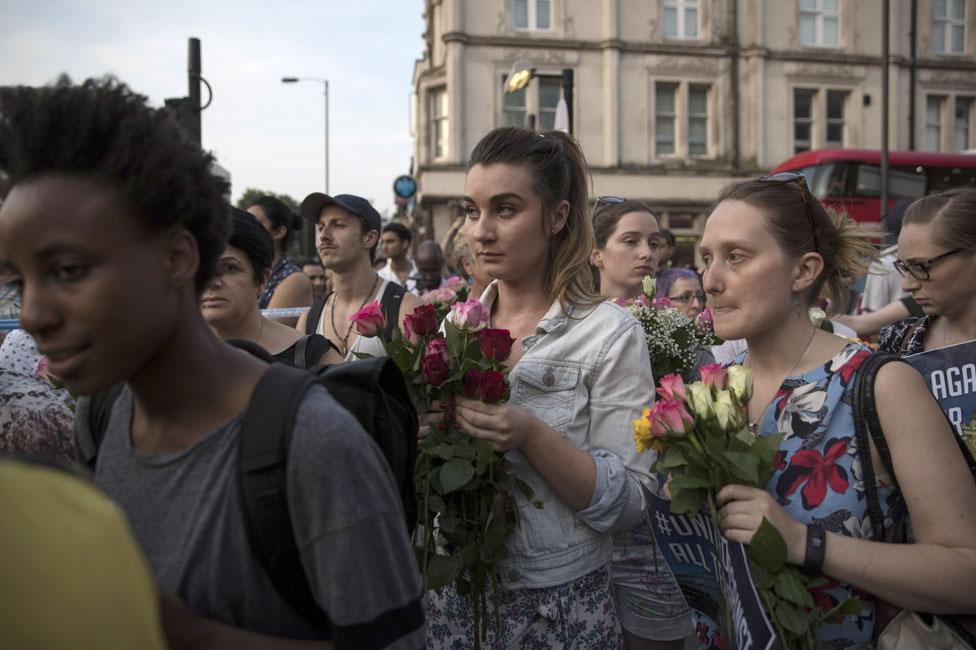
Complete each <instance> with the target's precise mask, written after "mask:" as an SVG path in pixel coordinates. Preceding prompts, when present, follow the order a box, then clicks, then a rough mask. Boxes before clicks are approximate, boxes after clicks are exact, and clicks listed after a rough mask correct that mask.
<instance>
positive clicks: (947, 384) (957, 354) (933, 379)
mask: <svg viewBox="0 0 976 650" xmlns="http://www.w3.org/2000/svg"><path fill="white" fill-rule="evenodd" d="M905 361H907V362H908V363H910V364H912V366H914V367H915V369H916V370H918V371H919V372H920V373H921V374H922V377H923V378H924V379H925V383H926V384H927V385H928V387H929V390H930V391H932V395H934V396H935V399H936V401H937V402H938V403H939V406H941V407H942V410H944V411H945V412H946V415H948V416H949V421H950V422H952V426H953V427H955V429H956V433H958V434H960V435H962V427H963V425H967V424H969V423H970V422H972V421H973V412H974V411H976V341H969V342H968V343H960V344H958V345H950V346H949V347H947V348H940V349H938V350H931V351H929V352H920V353H919V354H913V355H910V356H907V357H905Z"/></svg>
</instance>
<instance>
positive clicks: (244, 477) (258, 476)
mask: <svg viewBox="0 0 976 650" xmlns="http://www.w3.org/2000/svg"><path fill="white" fill-rule="evenodd" d="M315 381H316V380H315V377H313V376H312V375H310V374H308V373H307V372H305V371H304V370H299V369H297V368H291V367H289V366H287V365H285V364H280V363H275V364H272V365H271V366H270V367H269V368H268V370H267V371H265V373H264V374H263V375H262V376H261V379H260V380H259V381H258V384H257V386H256V387H255V389H254V393H253V394H252V395H251V399H250V401H249V402H248V405H247V410H246V411H245V413H244V422H243V424H242V426H241V434H240V441H239V456H238V463H237V469H238V475H237V478H238V490H239V492H240V501H241V511H242V515H243V517H244V528H245V530H246V531H247V538H248V541H249V542H250V544H251V551H252V552H253V553H254V557H255V558H257V560H258V561H259V562H260V563H261V566H263V567H264V570H265V571H266V572H267V574H268V577H269V578H270V579H271V582H272V584H274V586H275V589H277V590H278V593H279V594H281V596H282V597H283V598H284V599H285V600H286V601H288V603H289V604H290V605H291V606H292V607H294V608H295V610H296V611H298V612H299V613H300V614H301V615H302V616H304V617H305V618H306V619H307V620H308V621H309V622H311V623H312V624H313V625H316V626H329V625H330V623H329V620H328V617H327V616H326V614H325V612H323V611H322V609H321V608H320V607H319V606H318V605H317V604H316V602H315V598H314V597H313V596H312V590H311V588H310V587H309V584H308V578H307V577H306V576H305V571H304V569H303V568H302V563H301V557H300V556H299V552H298V547H297V545H296V544H295V534H294V532H293V529H292V525H291V514H290V513H289V510H288V494H287V482H286V471H285V470H286V465H287V461H288V446H289V444H290V443H291V433H292V428H293V427H294V424H295V417H296V414H297V412H298V407H299V405H300V404H301V402H302V398H303V397H304V396H305V393H306V391H307V390H308V389H309V387H310V386H312V385H313V384H314V383H315Z"/></svg>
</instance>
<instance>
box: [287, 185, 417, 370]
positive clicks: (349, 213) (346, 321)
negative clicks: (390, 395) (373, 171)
mask: <svg viewBox="0 0 976 650" xmlns="http://www.w3.org/2000/svg"><path fill="white" fill-rule="evenodd" d="M302 217H303V218H305V219H308V220H309V221H311V222H312V223H313V224H315V246H316V248H317V249H318V253H319V257H320V258H321V260H322V266H324V267H325V268H326V269H328V270H329V271H331V272H332V292H331V293H329V294H328V295H327V296H326V297H325V298H324V299H322V300H319V301H316V302H315V303H314V304H313V305H312V308H311V309H309V310H308V312H306V313H305V314H303V315H302V317H301V318H299V320H298V325H297V328H298V330H299V331H303V332H306V333H309V334H310V333H313V332H314V333H318V334H321V335H322V336H324V337H325V338H327V339H329V340H330V341H332V342H333V343H334V344H335V345H336V347H337V348H339V352H340V354H342V355H343V356H344V357H345V358H346V360H347V361H349V360H352V359H355V358H356V354H357V353H359V354H369V355H372V356H382V355H383V354H385V351H384V350H383V344H382V341H381V340H380V339H379V338H378V337H373V338H363V337H360V336H359V334H358V333H357V332H356V330H355V327H354V326H353V323H352V321H351V320H350V318H351V317H352V315H353V314H355V313H356V312H357V311H359V310H360V309H362V308H363V307H364V306H366V305H367V304H368V303H370V302H373V301H378V302H380V304H381V305H382V306H383V312H384V315H386V314H393V313H396V314H397V321H398V324H399V325H400V327H401V328H402V327H403V319H404V317H405V316H406V315H407V314H410V313H412V312H413V310H414V309H416V307H417V306H418V305H419V304H420V301H419V299H418V298H417V297H416V296H414V295H413V294H410V293H407V291H406V289H405V288H404V287H402V286H400V285H398V284H397V283H396V282H390V281H389V280H384V279H383V278H381V277H380V276H379V275H377V273H376V271H374V270H373V267H372V262H373V255H374V254H375V252H376V246H377V244H378V242H379V237H380V231H381V230H382V228H383V226H382V222H381V220H380V215H379V213H378V212H377V211H376V210H375V209H374V208H373V206H372V205H370V204H369V201H367V200H366V199H364V198H362V197H360V196H355V195H354V194H337V195H335V196H328V195H326V194H322V193H321V192H313V193H312V194H309V195H308V196H306V197H305V200H304V201H302Z"/></svg>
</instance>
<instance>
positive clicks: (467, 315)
mask: <svg viewBox="0 0 976 650" xmlns="http://www.w3.org/2000/svg"><path fill="white" fill-rule="evenodd" d="M447 320H449V321H451V324H452V325H454V326H455V327H457V328H458V329H459V330H463V331H465V332H471V333H474V332H477V331H480V330H482V329H484V328H485V327H486V326H487V325H488V310H487V309H485V306H484V305H482V304H481V301H480V300H477V299H475V298H472V299H471V300H467V301H465V302H457V303H454V304H453V305H452V306H451V313H449V314H448V315H447Z"/></svg>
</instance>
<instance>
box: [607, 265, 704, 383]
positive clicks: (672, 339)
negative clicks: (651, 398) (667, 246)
mask: <svg viewBox="0 0 976 650" xmlns="http://www.w3.org/2000/svg"><path fill="white" fill-rule="evenodd" d="M641 290H642V295H641V296H639V297H638V298H637V299H636V300H618V301H617V304H619V305H621V306H622V307H626V308H627V310H628V311H630V313H631V314H633V315H634V317H636V318H637V320H638V321H640V324H641V326H642V327H643V328H644V336H645V338H646V339H647V351H648V353H649V354H650V355H651V367H652V369H653V371H654V377H655V380H658V381H659V380H660V378H661V377H664V376H665V375H670V374H672V373H678V374H680V375H684V376H685V377H687V375H688V373H689V371H691V369H692V368H694V367H695V359H696V354H697V352H698V350H700V349H703V348H704V349H707V348H708V347H709V346H712V345H718V344H720V343H721V342H722V340H721V339H720V338H718V337H717V336H715V333H714V331H713V330H712V317H711V312H709V310H707V309H705V310H704V311H702V312H701V313H700V314H699V315H698V317H697V318H696V319H695V320H694V321H692V320H691V319H690V318H688V317H687V316H685V315H684V314H682V313H681V312H680V311H678V310H677V309H675V308H674V306H673V305H672V303H671V301H670V300H668V299H667V298H658V297H656V295H657V281H656V280H655V279H654V278H652V277H651V276H646V277H645V278H644V281H643V282H642V283H641Z"/></svg>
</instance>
